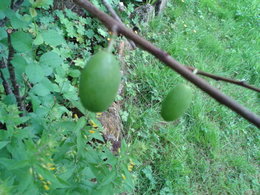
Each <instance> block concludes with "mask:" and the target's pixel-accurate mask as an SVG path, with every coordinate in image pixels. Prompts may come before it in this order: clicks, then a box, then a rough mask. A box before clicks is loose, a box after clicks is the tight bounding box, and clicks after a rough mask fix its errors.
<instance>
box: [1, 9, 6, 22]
mask: <svg viewBox="0 0 260 195" xmlns="http://www.w3.org/2000/svg"><path fill="white" fill-rule="evenodd" d="M4 18H5V13H4V11H2V10H0V20H2V19H4Z"/></svg>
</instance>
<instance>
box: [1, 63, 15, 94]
mask: <svg viewBox="0 0 260 195" xmlns="http://www.w3.org/2000/svg"><path fill="white" fill-rule="evenodd" d="M3 68H6V64H5V62H4V59H3V58H2V59H1V60H0V78H1V79H2V81H3V86H4V89H5V94H6V95H9V94H11V93H12V89H11V87H10V85H9V83H8V82H7V80H6V79H5V77H4V74H3V72H2V69H3Z"/></svg>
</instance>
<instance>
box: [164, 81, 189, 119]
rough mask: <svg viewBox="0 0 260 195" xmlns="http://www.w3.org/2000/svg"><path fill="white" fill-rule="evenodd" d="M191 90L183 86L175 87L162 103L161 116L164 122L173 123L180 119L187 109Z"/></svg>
mask: <svg viewBox="0 0 260 195" xmlns="http://www.w3.org/2000/svg"><path fill="white" fill-rule="evenodd" d="M191 99H192V90H191V88H190V87H189V86H187V85H185V84H179V85H177V86H176V87H175V88H174V89H173V90H171V91H170V92H169V93H168V95H167V96H166V98H165V99H164V100H163V102H162V110H161V115H162V117H163V119H164V120H165V121H173V120H175V119H177V118H178V117H180V116H181V115H182V114H183V113H184V112H185V111H186V110H187V108H188V107H189V105H190V103H191Z"/></svg>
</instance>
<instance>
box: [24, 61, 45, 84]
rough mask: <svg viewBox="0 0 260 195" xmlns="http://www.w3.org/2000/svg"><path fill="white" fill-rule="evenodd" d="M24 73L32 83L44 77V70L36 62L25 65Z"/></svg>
mask: <svg viewBox="0 0 260 195" xmlns="http://www.w3.org/2000/svg"><path fill="white" fill-rule="evenodd" d="M25 73H26V75H27V76H28V78H29V80H30V82H32V83H37V82H40V81H41V80H42V79H43V78H44V70H43V69H42V67H41V66H39V65H38V64H30V65H29V66H27V67H26V69H25Z"/></svg>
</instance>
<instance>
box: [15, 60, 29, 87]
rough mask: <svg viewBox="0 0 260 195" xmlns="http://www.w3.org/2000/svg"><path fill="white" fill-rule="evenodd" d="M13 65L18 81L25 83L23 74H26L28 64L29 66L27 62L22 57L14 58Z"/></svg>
mask: <svg viewBox="0 0 260 195" xmlns="http://www.w3.org/2000/svg"><path fill="white" fill-rule="evenodd" d="M12 64H13V66H14V67H15V73H16V76H17V79H18V81H19V83H21V82H22V81H23V77H22V74H23V73H24V72H25V68H26V66H27V65H28V64H27V62H26V60H25V59H24V58H23V57H22V56H20V55H15V56H14V58H13V60H12Z"/></svg>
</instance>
